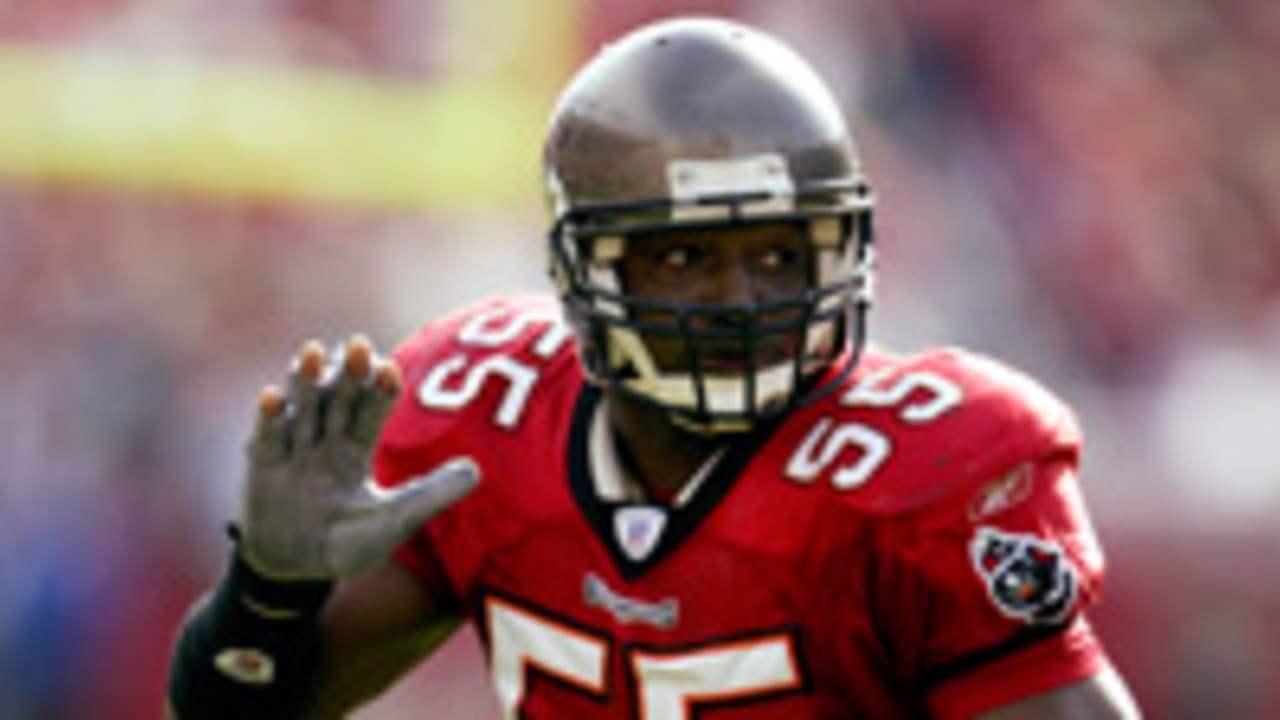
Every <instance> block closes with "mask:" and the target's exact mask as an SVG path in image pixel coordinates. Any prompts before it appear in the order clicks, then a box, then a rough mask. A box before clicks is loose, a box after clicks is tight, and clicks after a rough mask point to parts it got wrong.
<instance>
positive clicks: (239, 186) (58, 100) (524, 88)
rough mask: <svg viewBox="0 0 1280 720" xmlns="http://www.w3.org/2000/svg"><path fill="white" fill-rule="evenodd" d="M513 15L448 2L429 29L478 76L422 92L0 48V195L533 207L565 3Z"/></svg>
mask: <svg viewBox="0 0 1280 720" xmlns="http://www.w3.org/2000/svg"><path fill="white" fill-rule="evenodd" d="M529 5H533V4H530V3H521V2H519V0H497V1H494V0H490V1H489V2H484V3H467V2H464V1H461V0H455V1H454V2H451V3H449V10H448V12H446V13H445V17H446V18H447V19H448V22H447V25H448V27H444V28H440V29H437V30H435V32H436V33H438V34H440V35H439V36H440V37H444V36H446V35H450V34H453V35H452V37H453V38H454V39H453V40H452V41H451V42H453V43H454V44H456V45H457V46H458V49H457V50H456V52H458V53H465V52H467V51H468V49H469V48H470V49H474V52H477V53H488V56H487V58H486V59H487V62H485V63H482V64H481V68H480V69H479V70H474V69H473V70H468V68H467V67H466V65H465V63H459V64H458V68H459V69H457V70H456V71H454V72H448V73H446V74H445V76H444V77H441V78H437V79H433V80H432V81H431V82H430V83H426V82H422V83H415V82H410V81H400V80H391V79H385V78H376V77H372V76H368V75H361V74H359V73H356V72H343V71H338V70H332V69H318V68H314V67H298V66H288V65H283V64H280V65H272V64H266V63H256V64H250V63H237V62H234V61H232V62H228V61H213V60H207V59H203V58H198V57H189V56H182V55H166V56H160V57H157V56H155V55H145V54H141V53H128V52H121V51H111V50H104V49H97V48H90V49H87V48H51V47H42V46H36V45H16V44H0V182H3V183H6V184H28V183H40V184H45V183H71V184H76V185H82V186H83V185H88V186H98V187H104V188H110V189H113V190H132V191H142V192H158V193H162V194H166V195H168V194H177V195H190V196H197V197H234V198H246V199H264V200H281V201H286V202H302V203H316V204H321V205H326V206H340V207H351V208H357V209H370V210H389V211H417V210H429V209H440V208H452V209H463V210H466V209H484V208H492V207H505V208H507V209H512V210H518V209H520V208H522V207H523V208H529V207H533V206H535V205H536V203H537V201H538V175H537V172H538V170H537V164H538V154H539V140H540V135H541V133H542V130H543V127H544V123H545V122H546V118H547V115H548V113H549V111H550V108H551V103H552V102H553V101H554V92H555V89H556V87H557V86H558V84H559V83H560V82H561V80H562V79H563V77H565V75H566V73H567V72H568V70H569V66H570V65H571V64H572V63H573V62H574V60H575V57H574V55H575V53H576V52H577V35H576V18H575V16H574V12H573V10H572V8H573V5H572V3H571V2H568V1H565V2H551V3H536V5H537V6H538V8H537V10H538V12H537V13H536V15H535V14H534V13H533V11H532V10H530V9H528V6H529ZM477 6H481V8H480V9H475V8H477ZM522 6H523V8H524V9H521V8H522ZM468 7H470V8H473V9H470V10H468V9H467V8H468ZM495 18H497V19H498V21H499V22H498V23H497V24H496V25H495V24H494V22H495ZM531 24H532V25H531ZM458 38H461V40H462V41H461V42H459V40H458ZM437 39H439V38H437ZM495 53H500V56H499V57H497V58H496V60H495V58H494V54H495ZM531 78H532V79H533V81H532V82H531V81H530V79H531Z"/></svg>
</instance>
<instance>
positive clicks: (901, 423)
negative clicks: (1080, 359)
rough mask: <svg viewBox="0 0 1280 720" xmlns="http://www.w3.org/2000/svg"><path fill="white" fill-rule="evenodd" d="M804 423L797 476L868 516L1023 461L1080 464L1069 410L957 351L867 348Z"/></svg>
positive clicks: (794, 461)
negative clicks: (850, 373)
mask: <svg viewBox="0 0 1280 720" xmlns="http://www.w3.org/2000/svg"><path fill="white" fill-rule="evenodd" d="M803 415H804V417H803V418H800V419H801V423H800V429H799V431H796V430H791V431H790V432H797V435H796V439H795V440H794V441H790V440H784V442H789V443H790V444H791V446H792V447H794V448H796V449H795V451H794V452H793V454H792V455H791V458H790V460H789V461H788V463H787V467H786V474H787V475H788V477H789V478H790V479H792V480H797V481H801V482H806V483H821V484H824V485H827V486H829V487H831V488H832V489H833V490H834V491H835V492H836V494H837V495H839V496H840V497H841V498H842V500H843V502H847V503H850V504H852V505H854V506H856V507H858V508H859V509H861V510H864V511H870V512H886V513H888V512H899V511H903V510H908V509H912V508H916V507H920V506H923V505H926V504H931V503H933V502H937V501H938V500H939V499H941V498H943V497H945V496H948V495H953V494H956V493H961V492H967V491H968V490H969V489H972V488H973V487H974V486H975V485H976V484H980V483H985V482H988V481H990V480H993V479H995V478H997V477H999V476H1000V475H1002V474H1003V473H1006V472H1008V471H1009V470H1011V469H1013V468H1015V467H1016V466H1018V465H1019V464H1021V463H1024V462H1027V461H1032V460H1040V459H1047V458H1050V457H1053V458H1061V459H1066V460H1068V461H1070V462H1075V460H1076V458H1077V455H1078V453H1079V448H1080V443H1081V435H1080V429H1079V425H1078V423H1077V421H1076V419H1075V416H1074V414H1073V413H1072V411H1071V410H1070V409H1069V408H1068V407H1067V406H1066V405H1065V404H1063V403H1062V401H1060V400H1059V399H1058V398H1056V397H1055V396H1054V395H1053V394H1052V393H1051V392H1049V391H1048V390H1047V389H1045V388H1044V386H1042V385H1041V384H1039V383H1038V382H1036V381H1035V380H1033V379H1031V378H1030V377H1028V376H1027V375H1025V374H1023V373H1021V372H1019V371H1017V370H1015V369H1013V368H1011V367H1009V366H1008V365H1005V364H1003V363H1001V362H998V361H996V360H993V359H991V358H989V357H986V356H982V355H979V354H976V353H972V352H968V351H965V350H961V349H957V348H945V349H933V350H928V351H925V352H921V353H919V354H915V355H910V356H895V355H891V354H888V353H885V352H882V351H879V350H874V349H869V350H868V351H867V353H866V355H865V356H864V358H863V359H862V361H861V362H860V364H859V367H858V370H857V372H855V373H854V375H853V377H852V378H851V379H850V380H849V381H847V383H846V385H845V387H843V388H841V389H840V391H839V392H837V393H833V394H832V395H831V396H829V397H828V398H826V399H824V400H823V401H822V402H821V403H818V404H817V405H816V406H814V407H811V408H809V409H807V410H806V411H805V412H804V413H803Z"/></svg>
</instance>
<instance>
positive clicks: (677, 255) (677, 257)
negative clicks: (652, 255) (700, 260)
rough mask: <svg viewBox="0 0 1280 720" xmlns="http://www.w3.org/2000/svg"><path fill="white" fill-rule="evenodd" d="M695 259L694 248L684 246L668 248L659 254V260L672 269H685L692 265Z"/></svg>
mask: <svg viewBox="0 0 1280 720" xmlns="http://www.w3.org/2000/svg"><path fill="white" fill-rule="evenodd" d="M693 261H694V253H693V250H692V249H690V248H688V247H683V246H677V247H672V248H667V249H666V250H663V251H662V254H661V255H659V256H658V262H659V263H661V264H662V266H663V267H665V268H668V269H671V270H684V269H686V268H688V267H689V266H690V265H692V264H693Z"/></svg>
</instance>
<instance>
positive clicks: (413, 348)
mask: <svg viewBox="0 0 1280 720" xmlns="http://www.w3.org/2000/svg"><path fill="white" fill-rule="evenodd" d="M572 346H573V335H572V333H571V331H570V330H569V328H568V326H567V325H565V323H564V322H563V321H562V319H561V312H560V306H559V305H558V304H557V303H556V302H555V300H554V299H553V298H549V297H541V296H526V297H514V298H509V297H499V298H492V299H489V300H485V301H483V302H480V303H477V304H475V305H472V306H470V307H467V308H465V309H463V310H460V311H458V312H455V313H453V314H451V315H448V316H445V317H443V318H440V319H438V320H436V321H433V322H431V323H430V324H428V325H426V326H425V327H423V328H422V329H421V330H419V331H418V332H417V333H415V334H414V335H412V336H411V337H409V338H408V339H407V340H406V341H405V342H404V343H402V344H401V345H400V347H399V348H397V349H396V351H395V353H394V359H395V362H396V363H397V365H399V367H400V370H401V372H402V374H403V376H404V390H403V392H402V394H401V396H400V399H399V400H398V401H397V403H396V406H395V408H394V409H393V410H392V412H391V415H390V416H389V417H388V418H387V422H386V424H385V425H384V426H383V429H382V434H381V436H380V437H379V440H378V445H379V448H378V453H379V455H382V456H386V455H388V454H389V453H391V454H403V453H406V452H415V453H416V452H419V451H425V450H427V449H430V448H432V447H433V446H438V445H445V446H447V447H444V448H441V451H442V452H444V451H448V452H449V453H458V452H475V451H477V449H481V450H482V449H483V448H484V446H485V441H486V439H493V438H501V437H509V436H511V435H512V434H514V433H516V432H517V431H518V430H519V429H521V428H523V427H525V426H527V425H529V424H530V423H533V422H537V419H531V416H533V415H535V414H536V413H537V409H536V406H537V405H538V403H536V402H534V396H535V394H545V393H548V392H554V389H555V388H556V387H558V385H557V382H556V381H557V380H558V379H561V376H562V375H563V374H564V373H565V371H566V370H570V371H571V369H572V368H575V367H576V364H577V360H576V354H575V353H574V352H573V351H572ZM575 386H576V383H575ZM414 464H417V463H414Z"/></svg>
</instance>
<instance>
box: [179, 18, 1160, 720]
mask: <svg viewBox="0 0 1280 720" xmlns="http://www.w3.org/2000/svg"><path fill="white" fill-rule="evenodd" d="M544 167H545V174H546V183H547V188H548V194H549V198H550V201H551V205H552V208H553V216H554V219H553V223H552V227H551V230H550V233H549V235H550V264H551V269H552V275H553V277H554V279H555V282H556V285H557V288H558V290H559V297H558V302H557V301H556V300H553V299H542V298H534V297H528V298H523V297H522V298H499V299H494V300H491V301H488V302H484V303H481V304H479V305H477V306H475V307H471V308H468V309H465V310H462V311H461V312H458V313H456V314H454V315H452V316H449V317H445V318H443V319H439V320H436V321H434V322H431V323H430V324H428V325H427V326H426V327H424V328H423V329H422V330H421V331H420V332H419V333H417V334H416V335H415V336H414V337H411V338H410V339H408V340H407V341H406V342H405V343H404V344H403V345H402V346H401V347H400V348H399V349H398V351H397V352H396V353H395V356H394V359H393V360H390V361H386V360H382V359H379V358H378V356H377V355H376V354H375V353H374V351H373V349H372V348H371V347H370V345H369V343H368V341H367V340H365V339H363V338H360V337H356V338H353V339H352V340H350V341H349V342H348V343H347V344H346V345H345V347H343V348H341V349H339V350H338V351H336V352H334V353H333V354H332V356H329V354H327V353H326V352H325V350H324V349H323V347H322V346H321V345H319V344H318V343H314V342H312V343H308V344H307V345H305V346H304V347H303V348H302V349H301V350H300V351H299V353H298V355H297V357H296V358H295V359H294V363H293V368H292V371H291V373H290V376H289V382H288V385H287V388H286V389H285V390H277V389H275V388H270V387H269V388H266V389H264V390H263V392H262V394H261V396H260V400H259V411H258V420H257V427H256V429H255V431H254V435H253V439H252V442H251V444H250V453H249V462H248V464H249V470H248V479H247V483H246V486H245V493H244V503H243V508H242V512H241V515H240V517H239V519H238V523H237V526H236V532H235V533H234V534H235V536H236V538H235V539H236V542H235V546H234V550H233V552H232V557H231V567H230V570H229V571H228V574H227V576H226V577H225V578H224V579H223V581H222V582H221V583H220V585H219V586H218V587H217V588H216V589H215V590H214V591H213V592H212V593H211V594H210V595H209V597H208V598H207V599H205V600H204V601H203V602H202V603H201V604H200V605H198V606H197V608H196V610H195V611H194V612H193V613H192V615H191V616H190V617H189V618H188V620H187V621H186V623H185V625H184V627H183V629H182V634H181V636H180V638H179V641H178V645H177V648H176V650H175V653H174V660H173V666H172V673H171V683H170V700H171V712H172V713H173V714H174V715H176V716H177V717H180V718H183V719H184V720H192V719H194V718H206V717H210V718H212V717H217V718H226V717H237V718H245V717H273V718H277V717H293V716H315V717H332V716H338V715H341V714H342V713H344V712H346V711H348V710H350V709H352V708H354V707H357V706H358V705H359V704H360V703H362V702H364V701H366V700H367V699H369V698H371V697H373V696H375V695H376V694H377V693H379V692H380V691H381V690H383V689H384V688H385V687H387V686H388V685H389V684H390V683H391V682H392V681H394V680H395V679H396V678H397V677H398V676H400V675H401V674H402V673H404V672H405V671H407V670H408V669H409V668H411V667H412V666H413V665H415V664H416V663H417V662H418V661H419V660H420V659H421V658H422V657H424V656H425V655H426V654H427V653H429V652H430V651H431V649H432V648H433V647H435V646H436V645H437V644H438V643H439V642H440V640H441V639H443V638H444V637H446V636H447V634H448V631H449V630H451V629H452V628H453V627H456V625H457V623H458V622H459V621H460V620H465V621H467V622H471V623H473V625H474V627H475V628H476V630H477V631H478V632H479V635H480V637H481V639H482V641H483V643H484V647H485V650H486V654H487V658H488V666H489V673H490V675H491V679H492V683H493V686H494V688H495V690H496V693H497V700H498V704H499V706H500V707H501V710H502V713H503V716H504V717H509V718H516V717H520V718H618V719H622V718H629V719H636V718H638V719H640V720H656V719H659V718H661V719H666V720H680V719H682V718H694V717H707V718H712V717H715V718H724V719H725V720H751V719H754V718H780V717H786V718H791V719H793V720H800V719H801V718H855V717H856V718H916V717H940V718H967V717H974V716H981V717H990V718H1100V717H1133V716H1136V714H1137V712H1136V710H1135V708H1134V705H1133V703H1132V701H1131V699H1130V697H1129V694H1128V692H1127V691H1126V689H1125V687H1124V685H1123V683H1122V681H1121V680H1120V678H1119V676H1118V675H1117V673H1116V672H1115V671H1114V669H1113V668H1112V666H1111V665H1110V664H1109V662H1108V660H1107V658H1106V656H1105V654H1104V651H1103V649H1102V647H1101V645H1100V643H1099V640H1098V638H1097V637H1096V635H1095V633H1094V632H1093V630H1092V629H1091V628H1090V625H1089V623H1088V621H1087V620H1086V618H1085V614H1084V611H1085V609H1086V607H1087V606H1088V605H1089V604H1090V603H1091V602H1092V601H1093V600H1094V599H1095V598H1096V597H1097V594H1098V590H1099V584H1100V582H1101V579H1102V572H1103V563H1102V556H1101V552H1100V549H1099V547H1098V543H1097V539H1096V538H1095V536H1094V532H1093V530H1092V529H1091V527H1090V524H1089V520H1088V517H1087V515H1086V511H1085V507H1084V504H1083V501H1082V498H1081V493H1080V489H1079V486H1078V481H1077V462H1078V457H1079V450H1080V433H1079V430H1078V429H1077V425H1076V422H1075V420H1074V419H1073V416H1072V413H1071V412H1070V411H1069V410H1068V409H1067V408H1066V407H1064V406H1063V405H1062V404H1061V403H1060V402H1059V401H1058V400H1056V399H1055V398H1054V397H1053V396H1052V395H1051V394H1050V393H1048V392H1047V391H1045V390H1044V389H1042V388H1041V387H1040V386H1038V385H1037V384H1036V383H1035V382H1033V381H1032V380H1030V379H1028V378H1027V377H1026V376H1024V375H1021V374H1019V373H1018V372H1016V371H1014V370H1012V369H1010V368H1008V367H1006V366H1004V365H1001V364H1000V363H998V362H995V361H993V360H990V359H987V358H984V357H981V356H978V355H975V354H971V353H968V352H965V351H961V350H954V349H949V350H933V351H928V352H923V353H920V354H916V355H910V356H899V355H894V354H890V353H888V352H885V351H882V350H879V349H876V348H872V347H868V346H867V345H866V343H865V339H866V332H865V327H864V320H865V315H866V312H867V309H868V306H869V304H870V302H871V296H872V284H871V280H872V262H873V259H874V255H873V239H872V222H871V220H872V210H873V196H872V192H871V189H870V186H869V183H868V180H867V178H866V177H865V176H864V174H863V171H862V168H861V167H860V165H859V162H858V159H857V156H856V154H855V148H854V146H853V144H852V142H851V139H850V136H849V133H848V131H847V129H846V126H845V123H844V120H843V118H842V114H841V111H840V109H839V108H838V107H837V104H836V103H835V102H834V100H833V98H832V96H831V95H830V93H829V92H828V90H827V89H826V88H825V86H824V85H823V83H822V81H821V80H819V78H818V77H817V75H815V73H814V72H813V70H812V69H811V68H810V67H809V66H808V65H807V64H806V63H805V62H804V61H803V60H802V59H801V58H800V57H799V56H798V55H797V54H796V53H795V52H793V51H792V50H791V49H789V48H788V47H786V46H784V45H783V44H782V43H780V42H779V41H778V40H776V39H774V38H772V37H769V36H767V35H765V34H763V33H760V32H758V31H755V30H753V29H750V28H747V27H743V26H741V25H738V24H735V23H730V22H726V21H720V20H713V19H680V20H671V21H665V22H661V23H658V24H655V25H651V26H648V27H646V28H642V29H640V30H638V31H636V32H634V33H632V34H630V35H628V36H627V37H625V38H623V39H621V40H620V41H618V42H617V43H615V44H613V45H611V46H608V47H606V48H605V49H604V50H603V51H601V52H600V53H599V54H598V55H597V56H596V57H595V58H594V59H593V60H591V61H590V62H589V63H588V64H587V65H586V66H585V67H584V68H583V69H582V70H581V71H580V72H579V74H578V75H577V76H576V77H575V78H574V79H573V80H572V82H571V83H570V85H569V86H568V88H567V89H566V90H565V91H564V94H563V96H562V97H561V99H560V101H559V103H558V105H557V107H556V109H555V111H554V114H553V117H552V120H551V125H550V130H549V133H548V135H547V138H546V144H545V147H544ZM370 464H371V467H372V469H371V470H370V469H369V467H370ZM481 478H482V479H481Z"/></svg>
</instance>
